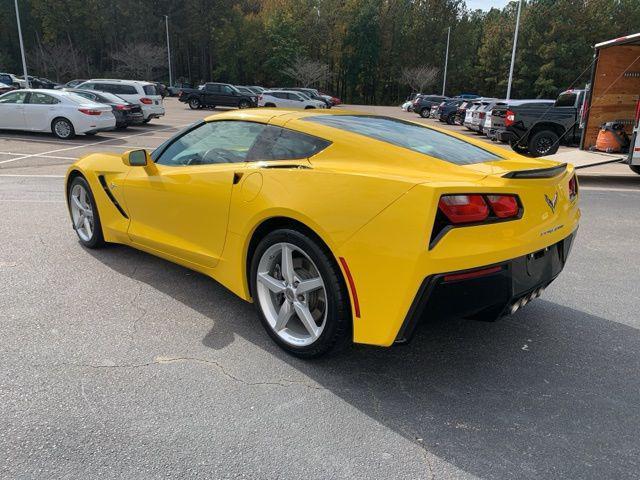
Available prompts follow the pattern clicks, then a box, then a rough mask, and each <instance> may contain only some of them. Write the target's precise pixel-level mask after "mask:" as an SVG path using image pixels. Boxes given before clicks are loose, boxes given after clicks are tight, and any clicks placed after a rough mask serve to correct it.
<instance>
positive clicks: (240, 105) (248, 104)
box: [238, 100, 251, 108]
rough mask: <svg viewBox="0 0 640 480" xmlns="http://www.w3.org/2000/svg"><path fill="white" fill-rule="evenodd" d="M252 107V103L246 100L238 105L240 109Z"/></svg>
mask: <svg viewBox="0 0 640 480" xmlns="http://www.w3.org/2000/svg"><path fill="white" fill-rule="evenodd" d="M250 106H251V103H249V102H247V101H246V100H241V101H240V103H239V104H238V108H249V107H250Z"/></svg>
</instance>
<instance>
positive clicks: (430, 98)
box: [413, 95, 449, 118]
mask: <svg viewBox="0 0 640 480" xmlns="http://www.w3.org/2000/svg"><path fill="white" fill-rule="evenodd" d="M445 100H449V97H443V96H442V95H418V96H417V97H416V99H415V100H414V101H413V111H414V112H416V113H417V114H418V115H420V116H421V117H422V118H429V112H430V111H431V107H433V106H435V105H440V103H442V102H443V101H445Z"/></svg>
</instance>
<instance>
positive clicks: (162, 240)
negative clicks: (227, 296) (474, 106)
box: [66, 109, 580, 357]
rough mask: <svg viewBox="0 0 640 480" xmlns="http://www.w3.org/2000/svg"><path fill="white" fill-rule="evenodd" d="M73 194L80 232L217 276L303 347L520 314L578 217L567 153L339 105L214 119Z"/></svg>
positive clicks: (97, 162)
mask: <svg viewBox="0 0 640 480" xmlns="http://www.w3.org/2000/svg"><path fill="white" fill-rule="evenodd" d="M66 193H67V200H68V204H69V211H70V214H71V220H72V224H73V228H74V229H75V231H76V233H77V235H78V237H79V238H80V242H81V243H82V244H83V245H85V246H86V247H90V248H96V247H99V246H101V245H103V244H104V243H105V242H114V243H123V244H127V245H131V246H133V247H135V248H138V249H141V250H144V251H146V252H149V253H152V254H154V255H158V256H160V257H162V258H165V259H167V260H170V261H172V262H176V263H179V264H181V265H184V266H186V267H189V268H191V269H194V270H197V271H199V272H202V273H204V274H206V275H209V276H211V277H212V278H214V279H215V280H217V281H218V282H220V283H221V284H223V285H224V286H225V287H227V288H228V289H229V290H231V291H232V292H233V293H235V294H236V295H238V296H240V297H241V298H243V299H245V300H247V301H253V302H254V303H255V305H256V308H257V311H258V314H259V317H260V319H261V321H262V323H263V325H264V327H265V329H266V331H267V332H268V333H269V335H270V336H271V337H272V338H273V340H274V341H275V342H276V343H277V344H278V345H280V346H281V347H282V348H284V349H286V350H288V351H289V352H291V353H293V354H296V355H298V356H303V357H311V356H317V355H320V354H323V353H325V352H327V351H329V350H331V349H332V348H334V347H335V346H336V345H337V344H340V343H343V342H349V341H354V342H359V343H367V344H373V345H382V346H389V345H392V344H394V343H402V342H407V341H408V340H409V339H410V338H411V336H412V333H413V331H414V329H415V327H416V324H417V323H418V320H419V319H420V318H425V319H429V318H435V317H441V316H449V317H451V316H456V317H464V318H473V319H481V320H495V319H497V318H498V317H500V316H502V315H504V314H507V313H513V312H514V311H516V310H517V309H518V308H520V307H522V306H523V305H524V304H526V303H527V302H529V301H530V300H532V299H533V298H535V297H537V296H539V295H540V294H541V293H542V290H543V289H544V288H545V287H546V286H547V285H548V284H549V283H551V282H552V281H553V280H554V279H555V278H556V276H557V275H558V274H559V273H560V271H561V270H562V268H563V266H564V264H565V262H566V259H567V256H568V254H569V250H570V247H571V244H572V239H573V237H574V233H575V231H576V229H577V226H578V220H579V218H580V210H579V208H578V202H577V200H578V184H577V180H576V176H575V173H574V171H573V167H572V166H570V165H566V164H558V163H556V162H552V161H549V160H543V159H530V158H525V157H521V156H519V155H517V154H515V153H512V152H508V151H506V150H504V149H502V148H498V147H494V146H492V145H489V144H486V143H482V142H478V141H474V140H471V139H468V138H465V137H463V136H461V135H457V134H454V133H450V132H444V131H440V130H438V129H435V128H430V127H426V126H424V125H421V124H418V123H413V122H406V121H403V120H398V119H394V118H388V117H381V116H370V115H363V114H359V113H355V112H338V113H336V112H334V111H333V110H332V111H330V112H319V111H314V110H307V111H289V110H277V109H255V110H250V111H249V110H242V111H234V112H228V113H223V114H220V115H215V116H211V117H209V118H207V119H206V120H205V121H203V122H201V123H198V124H196V125H193V126H191V127H190V128H188V129H186V130H184V131H182V132H180V133H179V134H177V135H176V136H174V137H173V138H171V139H170V140H168V141H167V142H165V143H164V144H163V145H161V146H160V147H158V148H157V149H156V150H154V151H153V152H152V153H148V152H147V151H145V150H135V151H130V152H126V153H124V154H122V155H120V154H115V153H114V154H105V153H96V154H92V155H88V156H86V157H84V158H82V159H80V160H78V161H77V162H76V163H74V164H73V165H72V166H71V167H70V168H69V171H68V174H67V181H66Z"/></svg>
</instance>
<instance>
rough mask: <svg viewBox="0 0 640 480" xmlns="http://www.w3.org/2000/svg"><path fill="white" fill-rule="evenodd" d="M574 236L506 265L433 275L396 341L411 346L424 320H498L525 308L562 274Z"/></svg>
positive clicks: (406, 318)
mask: <svg viewBox="0 0 640 480" xmlns="http://www.w3.org/2000/svg"><path fill="white" fill-rule="evenodd" d="M574 237H575V231H574V232H573V233H572V234H571V235H569V236H568V237H566V238H564V239H563V240H561V241H559V242H557V243H555V244H553V245H550V246H548V247H546V248H544V249H542V250H539V251H537V252H532V253H530V254H527V255H524V256H521V257H517V258H514V259H511V260H507V261H505V262H500V263H497V264H493V265H486V266H483V267H479V268H473V269H471V270H463V271H456V272H447V273H440V274H435V275H430V276H429V277H427V278H425V279H424V281H423V282H422V284H421V286H420V288H419V289H418V293H417V295H416V297H415V299H414V301H413V303H412V304H411V307H410V309H409V312H408V313H407V316H406V317H405V320H404V322H403V324H402V327H401V328H400V330H399V332H398V335H397V337H396V340H395V343H407V342H408V341H409V340H410V339H411V337H412V336H413V333H414V331H415V329H416V326H417V325H418V323H419V320H420V319H421V318H422V317H428V318H430V319H433V318H465V317H477V318H479V319H482V320H496V319H497V318H499V317H500V316H502V315H504V314H506V313H509V312H510V310H511V308H512V306H514V305H517V306H520V305H521V304H522V305H524V304H525V303H527V302H528V301H530V300H532V299H533V298H535V297H536V296H538V295H539V294H540V293H541V290H540V289H544V288H545V287H546V286H547V285H549V284H550V283H551V282H552V281H553V280H555V278H556V277H557V276H558V275H559V274H560V272H561V271H562V269H563V268H564V265H565V263H566V261H567V258H568V256H569V252H570V250H571V246H572V244H573V239H574ZM514 308H515V307H514Z"/></svg>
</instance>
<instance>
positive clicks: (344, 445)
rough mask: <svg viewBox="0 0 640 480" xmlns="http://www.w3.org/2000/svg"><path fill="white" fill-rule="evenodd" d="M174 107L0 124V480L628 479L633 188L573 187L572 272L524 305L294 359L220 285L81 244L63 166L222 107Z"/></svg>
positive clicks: (638, 317)
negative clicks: (75, 127) (119, 120)
mask: <svg viewBox="0 0 640 480" xmlns="http://www.w3.org/2000/svg"><path fill="white" fill-rule="evenodd" d="M397 111H398V114H401V115H403V118H414V117H415V118H417V116H415V115H413V116H411V114H404V113H402V112H400V111H399V109H397ZM167 112H168V113H167V116H166V117H164V118H163V119H162V120H159V121H156V122H152V124H151V125H149V126H144V127H138V128H135V129H134V128H132V129H130V130H127V131H124V132H110V133H107V134H101V135H98V136H95V137H92V138H82V137H78V138H77V139H75V140H73V141H66V142H62V141H59V140H56V139H54V138H53V137H51V136H48V135H40V134H38V135H35V134H24V133H17V132H7V131H4V132H0V226H1V228H0V231H1V232H2V241H1V242H0V317H1V321H0V335H1V338H2V340H1V342H0V358H2V364H1V366H0V477H1V478H11V479H17V478H29V479H32V478H43V479H45V478H46V479H50V478H83V479H86V478H98V477H101V478H105V479H106V478H129V479H133V478H136V479H137V478H158V477H161V476H164V477H170V478H171V477H175V478H216V479H226V478H255V479H276V478H277V479H300V478H309V479H332V478H336V479H338V478H339V479H342V478H350V479H361V478H362V479H371V478H385V479H389V478H393V479H395V478H398V479H404V478H408V479H417V478H425V479H430V478H436V479H441V478H451V479H454V478H455V479H458V478H470V479H471V478H483V479H512V478H513V479H542V478H548V479H558V478H579V479H599V480H601V479H603V478H615V479H627V478H628V479H632V478H637V472H638V469H639V467H640V465H639V463H640V462H639V460H638V459H639V458H640V434H639V433H638V432H640V414H639V413H638V412H639V411H640V353H639V352H640V331H639V329H640V314H638V298H639V296H640V282H638V272H639V271H640V256H639V255H638V253H637V252H638V245H637V241H638V239H639V238H640V222H638V218H639V217H638V205H640V181H639V180H640V177H639V176H634V175H630V176H629V175H619V176H617V175H610V176H606V175H605V176H599V177H584V178H581V202H582V209H583V220H582V223H581V227H580V230H579V232H578V237H577V240H576V243H575V246H574V248H573V251H572V256H571V257H570V259H569V262H568V264H567V266H566V269H565V271H564V272H563V274H562V275H560V277H559V278H558V280H556V282H555V283H554V284H552V285H551V286H550V287H549V288H548V289H547V291H546V292H545V295H544V296H543V297H542V298H541V299H538V300H536V301H534V302H532V303H531V304H530V305H527V306H526V307H525V308H524V309H522V310H520V311H518V312H517V314H515V315H513V316H510V317H507V318H505V319H503V320H501V321H499V322H496V323H480V322H471V321H464V320H452V321H448V322H442V323H436V324H425V325H422V326H421V328H420V329H419V331H418V334H417V337H416V338H415V339H414V340H413V341H412V343H411V344H410V345H408V346H404V347H394V348H391V349H379V348H373V347H366V346H355V347H353V348H352V349H349V350H347V351H345V352H343V353H341V354H339V355H338V356H335V357H330V358H326V359H321V360H316V361H301V360H298V359H295V358H292V357H290V356H288V355H286V354H284V353H283V352H281V351H280V350H279V349H278V348H277V347H276V346H275V345H274V344H273V343H272V341H271V340H270V339H269V337H268V336H267V335H266V333H265V332H264V331H263V329H262V326H261V325H260V324H259V322H258V320H257V317H256V315H255V313H254V310H253V306H252V305H250V304H247V303H244V302H243V301H241V300H239V299H238V298H236V297H235V296H233V295H232V294H231V293H229V292H228V291H227V290H225V289H224V288H223V287H221V286H220V285H218V284H217V283H215V282H214V281H212V280H210V279H208V278H206V277H204V276H202V275H200V274H197V273H194V272H191V271H189V270H186V269H184V268H181V267H179V266H176V265H173V264H171V263H168V262H166V261H164V260H160V259H158V258H155V257H152V256H150V255H147V254H145V253H141V252H138V251H135V250H133V249H131V248H128V247H124V246H116V245H114V246H110V247H109V248H106V249H103V250H96V251H89V250H86V249H83V248H82V247H81V246H80V244H79V243H78V241H77V239H76V236H75V234H74V232H73V230H72V229H71V225H70V221H69V218H68V214H67V211H66V206H65V203H64V194H63V178H62V176H63V175H64V172H65V171H66V168H67V166H68V165H69V164H70V163H71V162H73V160H74V159H75V158H77V157H79V156H81V155H84V154H86V153H89V152H94V151H116V152H122V151H125V150H127V149H131V148H140V147H148V148H152V147H155V146H157V145H159V144H160V143H161V142H162V141H164V140H165V139H166V138H168V137H169V136H171V135H172V134H174V133H175V132H176V131H178V130H179V129H180V128H182V127H183V126H186V125H188V124H190V123H192V122H194V121H196V120H198V119H200V118H203V117H204V116H206V115H208V114H209V113H211V112H206V111H189V110H187V109H186V108H185V107H184V106H183V105H181V104H178V103H177V102H176V101H175V100H173V99H171V100H169V101H168V102H167ZM404 115H407V116H406V117H404Z"/></svg>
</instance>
